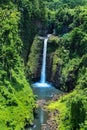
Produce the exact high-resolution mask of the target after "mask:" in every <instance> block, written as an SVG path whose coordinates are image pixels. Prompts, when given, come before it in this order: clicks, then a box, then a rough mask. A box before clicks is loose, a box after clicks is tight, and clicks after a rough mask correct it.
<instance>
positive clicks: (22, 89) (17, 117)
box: [0, 1, 35, 130]
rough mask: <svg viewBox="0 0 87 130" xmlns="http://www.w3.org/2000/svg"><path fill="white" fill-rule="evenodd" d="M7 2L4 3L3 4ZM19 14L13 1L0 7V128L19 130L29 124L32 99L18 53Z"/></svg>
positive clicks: (31, 117)
mask: <svg viewBox="0 0 87 130" xmlns="http://www.w3.org/2000/svg"><path fill="white" fill-rule="evenodd" d="M3 2H4V1H3ZM6 4H7V3H6ZM20 17H21V14H20V12H19V11H18V9H17V7H16V6H15V5H14V4H13V3H8V5H4V3H3V6H1V7H0V28H1V30H0V129H2V130H13V129H15V130H20V129H24V126H25V125H27V124H30V123H32V121H33V118H34V117H33V110H34V108H35V101H34V96H33V93H32V90H31V88H30V85H29V84H28V82H27V80H26V77H25V73H24V64H23V60H22V58H21V56H20V53H21V49H22V41H21V38H20V34H19V32H20V31H19V23H20Z"/></svg>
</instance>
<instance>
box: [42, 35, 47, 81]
mask: <svg viewBox="0 0 87 130" xmlns="http://www.w3.org/2000/svg"><path fill="white" fill-rule="evenodd" d="M47 41H48V38H45V39H44V49H43V61H42V69H41V80H40V83H45V82H46V52H47Z"/></svg>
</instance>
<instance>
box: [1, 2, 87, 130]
mask: <svg viewBox="0 0 87 130" xmlns="http://www.w3.org/2000/svg"><path fill="white" fill-rule="evenodd" d="M49 33H50V34H52V36H51V37H49V39H48V51H47V80H48V81H49V82H52V83H53V85H54V86H55V87H56V88H57V89H60V90H62V91H63V92H65V95H64V96H62V97H60V99H59V100H58V101H55V102H51V103H50V104H49V105H48V109H49V110H50V111H53V110H58V111H59V113H60V114H58V115H56V116H55V118H56V122H59V125H58V128H57V129H59V130H87V77H86V76H87V0H43V1H42V0H1V1H0V129H1V130H23V129H24V127H25V126H26V125H28V124H32V122H33V120H34V111H35V109H36V107H37V105H36V103H35V100H36V99H35V98H36V96H35V95H34V94H33V92H32V87H31V83H32V82H34V81H36V80H37V79H39V78H40V70H41V61H42V60H41V59H42V56H41V53H42V44H41V43H42V42H43V41H42V40H41V39H39V38H38V36H39V35H40V36H46V35H47V34H49Z"/></svg>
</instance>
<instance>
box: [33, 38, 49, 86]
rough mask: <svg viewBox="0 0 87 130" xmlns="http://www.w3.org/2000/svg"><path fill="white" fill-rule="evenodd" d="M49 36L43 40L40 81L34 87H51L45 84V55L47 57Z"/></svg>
mask: <svg viewBox="0 0 87 130" xmlns="http://www.w3.org/2000/svg"><path fill="white" fill-rule="evenodd" d="M49 36H50V35H48V36H47V37H46V38H44V47H43V59H42V68H41V79H40V82H36V83H34V84H33V86H35V87H50V86H51V85H50V84H48V83H47V82H46V55H47V41H48V38H49Z"/></svg>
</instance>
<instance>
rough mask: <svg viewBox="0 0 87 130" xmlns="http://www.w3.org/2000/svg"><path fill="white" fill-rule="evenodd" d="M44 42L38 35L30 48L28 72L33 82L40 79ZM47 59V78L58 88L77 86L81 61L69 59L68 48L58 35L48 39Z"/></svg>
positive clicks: (66, 88)
mask: <svg viewBox="0 0 87 130" xmlns="http://www.w3.org/2000/svg"><path fill="white" fill-rule="evenodd" d="M43 42H44V41H43V40H42V39H39V37H38V36H36V37H35V39H34V41H33V44H32V46H31V49H30V55H29V58H28V59H29V61H28V65H27V72H28V75H29V76H30V77H31V79H32V81H33V82H36V81H39V80H40V75H41V66H42V57H43ZM46 60H47V61H46V80H47V81H48V82H51V83H52V84H53V85H54V86H55V87H56V88H59V89H62V90H65V91H70V90H72V89H73V88H74V87H75V83H76V78H77V74H78V68H79V62H78V60H76V59H71V60H70V59H69V52H68V50H66V49H65V48H64V47H62V45H61V44H60V39H59V38H58V37H56V36H51V37H50V38H49V40H48V47H47V59H46Z"/></svg>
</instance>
